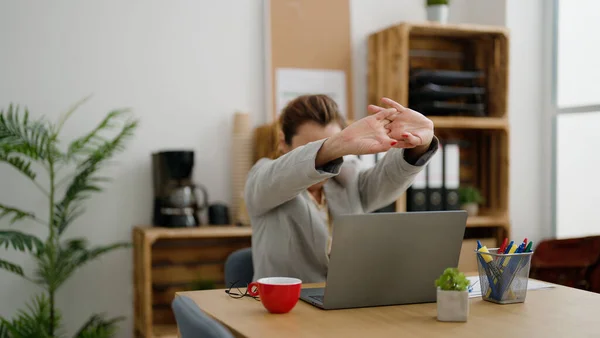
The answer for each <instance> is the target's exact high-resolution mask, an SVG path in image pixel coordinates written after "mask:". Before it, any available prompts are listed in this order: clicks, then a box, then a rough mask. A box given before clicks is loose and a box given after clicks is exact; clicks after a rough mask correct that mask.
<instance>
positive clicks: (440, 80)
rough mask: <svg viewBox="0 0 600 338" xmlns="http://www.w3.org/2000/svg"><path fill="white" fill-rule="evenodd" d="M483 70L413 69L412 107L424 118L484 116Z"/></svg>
mask: <svg viewBox="0 0 600 338" xmlns="http://www.w3.org/2000/svg"><path fill="white" fill-rule="evenodd" d="M483 77H484V73H483V72H482V71H456V70H439V69H413V70H412V72H411V76H410V84H409V91H410V92H409V94H410V95H409V107H410V108H412V109H414V110H416V111H419V112H421V113H422V114H425V115H467V116H485V104H484V103H483V100H484V96H485V88H483V87H481V86H478V83H479V82H481V79H482V78H483Z"/></svg>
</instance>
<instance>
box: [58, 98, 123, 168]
mask: <svg viewBox="0 0 600 338" xmlns="http://www.w3.org/2000/svg"><path fill="white" fill-rule="evenodd" d="M128 112H129V110H127V109H120V110H113V111H111V112H109V113H108V115H106V117H105V118H104V119H103V120H102V121H100V123H99V124H98V125H97V126H96V128H94V129H93V130H92V131H90V132H89V133H87V134H86V135H83V136H81V137H80V138H78V139H76V140H74V141H73V142H71V144H70V145H69V149H68V151H67V157H68V158H72V157H73V156H75V155H78V154H81V153H83V154H86V155H87V154H89V153H91V152H93V150H94V149H95V148H97V147H98V146H100V145H101V144H103V143H105V142H107V139H105V138H104V137H103V136H101V135H100V134H101V133H102V132H104V131H108V130H111V129H114V128H115V127H118V126H119V124H118V123H116V122H117V120H118V119H120V118H121V117H123V116H124V115H125V114H126V113H128Z"/></svg>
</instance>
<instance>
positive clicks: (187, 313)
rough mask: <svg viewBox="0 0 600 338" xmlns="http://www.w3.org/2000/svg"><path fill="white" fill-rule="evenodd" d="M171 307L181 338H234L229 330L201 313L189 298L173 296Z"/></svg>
mask: <svg viewBox="0 0 600 338" xmlns="http://www.w3.org/2000/svg"><path fill="white" fill-rule="evenodd" d="M171 307H172V308H173V313H174V314H175V321H176V322H177V328H178V329H179V333H180V334H181V338H197V337H203V338H234V337H233V335H232V334H231V332H229V330H227V329H226V328H225V327H224V326H223V325H221V324H220V323H219V322H217V321H216V320H214V319H212V318H210V317H209V316H207V315H206V314H205V313H204V312H202V310H200V308H199V307H198V306H197V305H196V303H194V301H193V300H192V299H191V298H189V297H186V296H175V299H174V300H173V302H172V303H171Z"/></svg>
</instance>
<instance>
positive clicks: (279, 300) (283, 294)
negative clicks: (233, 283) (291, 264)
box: [248, 277, 302, 313]
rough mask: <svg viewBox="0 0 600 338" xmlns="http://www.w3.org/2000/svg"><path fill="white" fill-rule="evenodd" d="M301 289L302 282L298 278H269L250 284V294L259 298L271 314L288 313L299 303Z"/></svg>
mask: <svg viewBox="0 0 600 338" xmlns="http://www.w3.org/2000/svg"><path fill="white" fill-rule="evenodd" d="M255 288H256V289H255ZM301 288H302V281H301V280H299V279H298V278H288V277H269V278H261V279H259V280H257V281H256V282H252V283H250V284H249V285H248V294H249V295H251V296H252V297H256V296H259V297H260V301H261V302H262V304H263V306H264V307H265V309H267V310H268V311H269V312H271V313H287V312H290V311H291V310H292V309H293V308H294V306H296V303H298V299H300V289H301Z"/></svg>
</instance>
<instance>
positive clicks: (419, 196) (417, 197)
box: [406, 168, 428, 211]
mask: <svg viewBox="0 0 600 338" xmlns="http://www.w3.org/2000/svg"><path fill="white" fill-rule="evenodd" d="M425 170H427V168H425ZM425 170H421V171H420V172H419V173H418V174H417V176H416V177H415V180H414V181H413V184H412V185H411V186H410V188H408V190H407V191H406V204H407V205H406V210H407V211H427V204H428V203H427V174H426V172H425Z"/></svg>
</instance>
